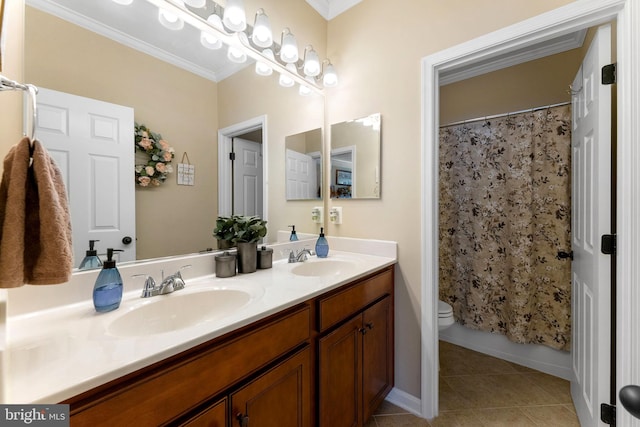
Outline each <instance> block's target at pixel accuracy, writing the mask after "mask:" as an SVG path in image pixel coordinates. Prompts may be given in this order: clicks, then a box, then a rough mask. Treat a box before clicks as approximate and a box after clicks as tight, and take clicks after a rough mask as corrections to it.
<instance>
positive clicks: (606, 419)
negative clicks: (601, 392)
mask: <svg viewBox="0 0 640 427" xmlns="http://www.w3.org/2000/svg"><path fill="white" fill-rule="evenodd" d="M600 421H602V422H603V423H605V424H609V425H611V426H615V425H616V407H615V406H613V405H609V404H608V403H601V404H600Z"/></svg>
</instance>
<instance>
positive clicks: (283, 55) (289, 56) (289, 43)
mask: <svg viewBox="0 0 640 427" xmlns="http://www.w3.org/2000/svg"><path fill="white" fill-rule="evenodd" d="M280 45H281V46H282V47H281V48H280V59H282V60H283V61H284V62H286V63H287V64H292V63H294V62H296V61H297V60H298V42H297V41H296V37H295V36H294V35H293V34H291V31H289V29H288V28H285V29H284V30H283V31H282V43H281V44H280Z"/></svg>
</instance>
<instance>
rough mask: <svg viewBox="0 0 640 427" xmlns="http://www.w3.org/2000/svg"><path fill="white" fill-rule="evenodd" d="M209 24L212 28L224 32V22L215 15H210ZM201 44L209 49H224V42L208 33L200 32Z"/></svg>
mask: <svg viewBox="0 0 640 427" xmlns="http://www.w3.org/2000/svg"><path fill="white" fill-rule="evenodd" d="M207 22H208V23H209V24H211V26H212V27H214V28H217V29H219V30H222V21H221V20H220V17H219V16H218V15H216V14H215V13H212V14H211V15H209V17H208V18H207ZM200 43H202V45H203V46H204V47H206V48H209V49H220V48H221V47H222V40H220V39H219V38H217V37H216V36H214V35H213V34H211V33H208V32H206V31H202V32H200Z"/></svg>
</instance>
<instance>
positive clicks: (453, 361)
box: [439, 341, 517, 376]
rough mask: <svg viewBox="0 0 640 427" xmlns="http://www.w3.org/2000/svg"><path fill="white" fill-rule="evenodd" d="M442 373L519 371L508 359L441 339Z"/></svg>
mask: <svg viewBox="0 0 640 427" xmlns="http://www.w3.org/2000/svg"><path fill="white" fill-rule="evenodd" d="M439 345H440V353H439V355H440V375H442V376H451V375H470V374H492V373H495V374H504V373H510V372H517V371H516V370H515V369H514V367H513V366H512V365H511V364H510V363H509V362H507V361H505V360H502V359H498V358H496V357H492V356H488V355H486V354H482V353H478V352H476V351H473V350H469V349H466V348H464V347H460V346H457V345H454V344H451V343H447V342H444V341H440V344H439Z"/></svg>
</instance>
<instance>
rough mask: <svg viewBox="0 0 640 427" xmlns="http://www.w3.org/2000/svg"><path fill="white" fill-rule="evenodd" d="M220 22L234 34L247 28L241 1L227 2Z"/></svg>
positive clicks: (229, 0)
mask: <svg viewBox="0 0 640 427" xmlns="http://www.w3.org/2000/svg"><path fill="white" fill-rule="evenodd" d="M222 22H224V26H225V27H227V28H228V29H230V30H231V31H235V32H239V31H244V30H245V28H247V17H246V15H245V13H244V5H243V3H242V0H227V6H226V7H225V8H224V15H223V17H222Z"/></svg>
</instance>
